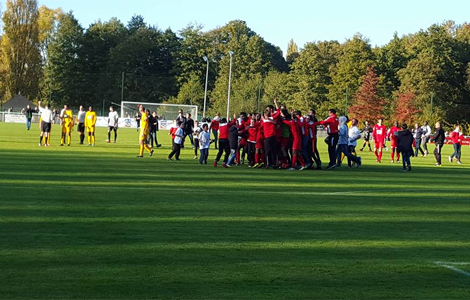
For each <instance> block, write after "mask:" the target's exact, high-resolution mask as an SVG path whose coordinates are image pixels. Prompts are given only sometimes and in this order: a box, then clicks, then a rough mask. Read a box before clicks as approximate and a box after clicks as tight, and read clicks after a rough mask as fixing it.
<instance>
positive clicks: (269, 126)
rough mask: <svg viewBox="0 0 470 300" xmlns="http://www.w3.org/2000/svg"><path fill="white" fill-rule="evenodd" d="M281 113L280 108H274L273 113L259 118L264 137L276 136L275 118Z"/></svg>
mask: <svg viewBox="0 0 470 300" xmlns="http://www.w3.org/2000/svg"><path fill="white" fill-rule="evenodd" d="M280 115H281V112H280V110H279V109H278V110H276V112H275V113H273V114H272V116H271V117H269V118H263V119H261V126H262V127H263V130H264V138H266V139H267V138H270V137H273V136H276V127H277V119H278V118H279V116H280Z"/></svg>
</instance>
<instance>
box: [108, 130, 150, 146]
mask: <svg viewBox="0 0 470 300" xmlns="http://www.w3.org/2000/svg"><path fill="white" fill-rule="evenodd" d="M116 141H117V132H115V133H114V142H115V143H116ZM155 142H157V141H156V140H155ZM157 145H158V143H157Z"/></svg>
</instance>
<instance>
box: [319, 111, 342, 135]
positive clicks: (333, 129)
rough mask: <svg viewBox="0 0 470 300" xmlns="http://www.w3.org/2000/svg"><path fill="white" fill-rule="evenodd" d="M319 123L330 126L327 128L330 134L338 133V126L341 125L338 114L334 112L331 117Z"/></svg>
mask: <svg viewBox="0 0 470 300" xmlns="http://www.w3.org/2000/svg"><path fill="white" fill-rule="evenodd" d="M317 125H326V126H328V128H327V130H328V134H335V133H338V126H339V121H338V116H337V115H335V114H333V115H332V116H331V117H329V118H327V119H326V120H324V121H320V122H318V123H317Z"/></svg>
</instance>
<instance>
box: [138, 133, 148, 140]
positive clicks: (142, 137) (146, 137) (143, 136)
mask: <svg viewBox="0 0 470 300" xmlns="http://www.w3.org/2000/svg"><path fill="white" fill-rule="evenodd" d="M139 137H140V140H141V141H146V140H147V139H148V137H149V132H148V131H144V132H141V133H140V135H139Z"/></svg>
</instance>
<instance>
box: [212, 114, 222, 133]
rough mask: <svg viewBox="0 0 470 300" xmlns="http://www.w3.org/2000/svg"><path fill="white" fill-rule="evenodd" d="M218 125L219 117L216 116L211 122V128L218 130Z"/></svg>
mask: <svg viewBox="0 0 470 300" xmlns="http://www.w3.org/2000/svg"><path fill="white" fill-rule="evenodd" d="M219 127H220V118H218V117H216V118H214V119H213V120H212V122H211V129H212V130H219Z"/></svg>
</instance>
